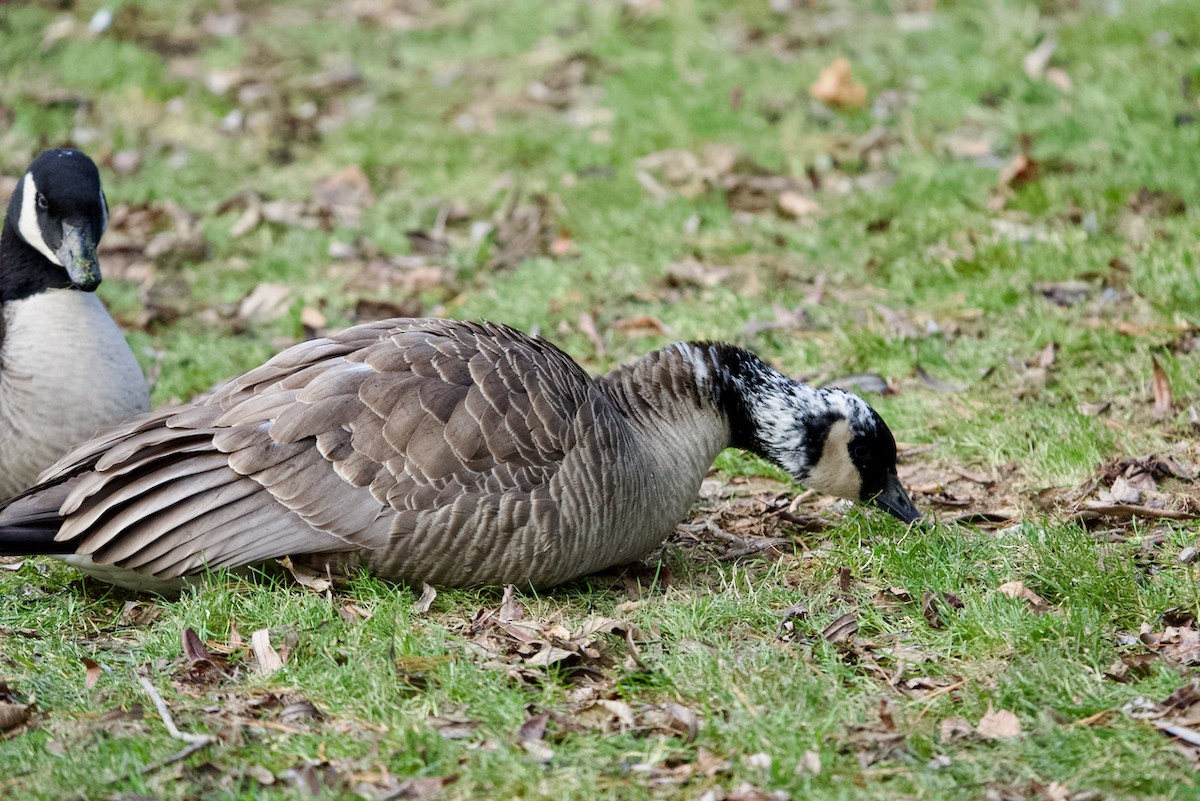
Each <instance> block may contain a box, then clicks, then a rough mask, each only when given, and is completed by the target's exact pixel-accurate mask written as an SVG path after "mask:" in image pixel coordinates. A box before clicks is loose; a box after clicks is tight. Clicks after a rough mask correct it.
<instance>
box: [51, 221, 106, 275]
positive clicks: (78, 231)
mask: <svg viewBox="0 0 1200 801" xmlns="http://www.w3.org/2000/svg"><path fill="white" fill-rule="evenodd" d="M54 255H55V256H57V257H58V260H59V262H61V263H62V266H63V267H64V268H65V269H66V271H67V276H68V277H69V278H70V279H71V283H72V284H73V285H74V286H75V287H77V288H79V289H82V290H84V291H85V292H91V291H92V290H94V289H95V288H96V287H98V286H100V261H99V260H98V259H97V258H96V238H95V237H94V236H92V233H91V227H90V226H88V225H86V224H85V225H81V226H75V225H72V224H71V223H68V222H64V223H63V224H62V244H61V245H59V246H58V250H56V251H55V252H54Z"/></svg>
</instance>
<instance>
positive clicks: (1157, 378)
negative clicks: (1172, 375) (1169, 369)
mask: <svg viewBox="0 0 1200 801" xmlns="http://www.w3.org/2000/svg"><path fill="white" fill-rule="evenodd" d="M1150 361H1151V362H1152V363H1153V364H1154V409H1153V410H1151V412H1150V414H1151V415H1152V416H1153V417H1156V418H1161V417H1166V416H1167V415H1168V414H1170V413H1171V381H1170V379H1169V378H1167V373H1166V371H1165V370H1163V368H1162V365H1161V364H1159V363H1158V359H1157V358H1155V357H1154V356H1151V357H1150Z"/></svg>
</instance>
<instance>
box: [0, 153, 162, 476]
mask: <svg viewBox="0 0 1200 801" xmlns="http://www.w3.org/2000/svg"><path fill="white" fill-rule="evenodd" d="M107 224H108V205H107V204H106V202H105V200H104V192H103V191H102V190H101V188H100V173H99V172H98V171H97V170H96V165H95V164H93V163H92V160H91V159H90V158H88V157H87V156H85V155H84V154H83V153H80V152H79V151H78V150H69V149H59V150H49V151H47V152H45V153H43V154H42V155H40V156H38V157H37V159H35V160H34V162H33V164H31V165H30V166H29V169H28V171H27V172H26V173H25V175H24V176H23V177H22V178H21V181H20V182H19V183H18V184H17V188H16V191H15V192H14V193H13V196H12V199H11V201H10V202H9V204H8V215H7V216H6V217H5V218H4V229H3V232H0V311H2V313H0V498H7V497H9V496H11V495H13V494H15V493H17V492H19V491H21V490H23V489H25V488H26V487H28V486H29V485H30V484H32V483H33V482H34V481H35V480H36V479H37V476H38V473H40V472H41V471H42V470H44V469H45V468H46V467H49V466H50V465H51V464H52V463H53V462H54V461H55V460H56V459H58V458H59V457H60V456H62V455H63V454H64V453H66V451H67V449H68V448H69V447H71V446H72V445H75V444H77V443H79V442H82V441H83V440H85V439H87V438H88V437H90V436H92V435H93V434H95V433H96V431H97V430H98V429H100V428H102V427H104V426H109V425H112V424H114V423H118V422H120V421H122V420H124V419H125V418H127V417H130V416H132V415H134V414H138V413H140V412H144V411H146V410H147V409H148V408H149V407H150V397H149V391H148V390H147V387H146V380H145V378H144V377H143V376H142V371H141V368H139V367H138V363H137V360H136V359H135V358H134V356H133V353H132V352H131V351H130V350H129V346H128V345H127V344H126V342H125V337H124V336H123V335H122V334H121V330H120V329H119V328H117V325H116V323H114V322H113V320H112V318H111V317H109V316H108V312H107V311H105V309H104V306H103V304H101V303H100V300H99V299H98V298H97V297H96V296H95V295H94V294H93V290H95V288H96V287H97V286H99V285H100V265H99V263H98V262H97V260H96V244H97V243H98V242H99V241H100V236H101V235H102V234H103V233H104V228H105V226H106V225H107Z"/></svg>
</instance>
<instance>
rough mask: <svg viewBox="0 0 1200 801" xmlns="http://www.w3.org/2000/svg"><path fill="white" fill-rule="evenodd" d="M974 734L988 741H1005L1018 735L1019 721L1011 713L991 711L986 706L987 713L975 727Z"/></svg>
mask: <svg viewBox="0 0 1200 801" xmlns="http://www.w3.org/2000/svg"><path fill="white" fill-rule="evenodd" d="M975 733H976V734H978V735H979V736H980V737H986V738H987V739H989V740H1007V739H1011V738H1013V737H1016V736H1018V735H1020V733H1021V720H1020V718H1018V717H1017V716H1016V715H1014V714H1013V713H1012V712H1009V711H1007V710H1004V709H1001V710H999V711H997V710H994V709H992V705H991V704H988V708H987V712H986V713H984V715H983V717H982V718H980V720H979V724H978V725H977V726H975Z"/></svg>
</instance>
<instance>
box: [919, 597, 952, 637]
mask: <svg viewBox="0 0 1200 801" xmlns="http://www.w3.org/2000/svg"><path fill="white" fill-rule="evenodd" d="M921 616H922V617H924V618H925V622H926V623H928V624H929V627H930V628H932V629H940V628H944V627H945V626H946V624H945V623H944V622H942V614H941V610H940V609H938V601H937V595H935V594H934V593H932V592H925V593H921Z"/></svg>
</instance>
